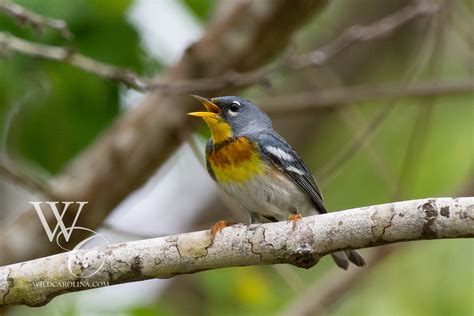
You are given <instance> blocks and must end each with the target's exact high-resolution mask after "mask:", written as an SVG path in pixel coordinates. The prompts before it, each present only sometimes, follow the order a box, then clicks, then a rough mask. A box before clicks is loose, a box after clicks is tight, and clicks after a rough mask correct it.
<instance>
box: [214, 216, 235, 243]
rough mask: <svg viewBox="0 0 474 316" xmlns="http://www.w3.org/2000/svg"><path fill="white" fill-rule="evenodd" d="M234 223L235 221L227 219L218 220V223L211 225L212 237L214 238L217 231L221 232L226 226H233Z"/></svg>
mask: <svg viewBox="0 0 474 316" xmlns="http://www.w3.org/2000/svg"><path fill="white" fill-rule="evenodd" d="M234 224H235V223H232V222H227V221H218V222H217V223H215V224H214V225H212V226H211V239H212V240H214V238H215V237H216V235H217V233H219V232H220V231H221V230H223V229H224V228H226V227H229V226H232V225H234Z"/></svg>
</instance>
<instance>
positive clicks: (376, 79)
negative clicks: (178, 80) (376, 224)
mask: <svg viewBox="0 0 474 316" xmlns="http://www.w3.org/2000/svg"><path fill="white" fill-rule="evenodd" d="M149 1H152V0H149ZM156 1H158V0H156ZM160 1H161V0H160ZM163 1H165V0H163ZM176 2H177V3H178V4H179V6H181V7H182V8H183V9H184V10H186V11H187V12H188V13H189V14H190V15H192V16H193V18H194V19H196V20H197V21H199V23H202V24H203V25H205V24H206V22H207V21H208V19H209V18H210V16H211V15H212V13H213V10H214V8H215V6H216V5H217V4H218V1H205V0H185V1H176ZM406 2H407V1H401V0H390V1H383V2H380V1H376V0H357V1H356V0H337V1H333V2H332V3H331V4H329V5H328V7H327V8H326V9H325V10H324V12H323V13H322V14H321V15H319V16H317V17H315V18H314V19H313V20H312V21H311V22H310V23H309V25H307V26H306V27H305V28H304V29H303V30H302V31H301V32H300V33H298V34H297V36H296V37H295V40H294V46H295V50H297V51H301V52H304V51H308V50H311V49H314V48H316V47H318V46H320V45H321V44H324V43H325V42H328V41H330V40H331V39H332V38H334V37H335V35H337V34H339V33H340V32H341V31H342V30H344V29H345V28H346V27H348V26H350V25H353V24H364V23H368V22H370V21H373V20H375V19H377V18H380V17H382V16H384V15H386V14H389V13H391V12H393V11H395V10H396V9H397V8H400V7H402V6H403V5H404V4H405V3H406ZM17 3H19V4H21V5H23V6H24V7H27V8H29V9H31V10H33V11H35V12H38V13H40V14H43V15H46V16H52V17H58V18H61V19H64V20H66V21H67V23H68V25H69V27H70V30H71V31H72V33H73V34H74V39H73V40H71V41H67V40H65V39H63V38H61V36H60V35H59V34H58V33H57V32H54V31H52V30H44V32H42V34H38V33H37V32H36V31H35V30H32V29H31V28H28V27H20V26H18V24H17V23H15V21H14V20H12V19H11V18H10V17H7V16H5V15H0V30H1V31H5V32H10V33H12V34H14V35H16V36H18V37H22V38H25V39H28V40H31V41H40V42H42V43H47V44H52V45H60V46H67V47H71V48H74V49H75V50H77V51H78V52H81V53H83V54H86V55H89V56H91V57H93V58H96V59H98V60H101V61H104V62H107V63H111V64H115V65H119V66H123V67H127V68H131V69H133V70H135V71H136V72H138V73H140V74H142V75H144V76H151V75H153V74H155V73H157V72H159V71H161V69H162V68H163V65H164V62H163V61H162V60H160V59H158V58H156V57H154V56H152V55H151V54H150V53H149V52H147V51H146V50H145V49H144V48H143V47H142V45H141V42H140V34H139V32H138V30H137V29H136V27H135V26H134V25H133V24H132V23H131V22H130V19H129V18H128V14H129V10H130V7H131V6H132V5H134V1H132V0H100V1H96V0H76V1H60V0H48V1H35V0H22V1H17ZM445 4H446V7H445V8H446V10H445V11H443V12H442V13H441V14H440V17H439V19H438V21H437V22H436V23H433V22H430V21H427V20H426V19H422V20H421V21H418V22H417V23H415V24H410V25H409V26H404V27H403V28H402V29H401V31H400V32H396V33H395V34H391V35H390V36H388V37H387V38H384V39H383V40H379V41H375V42H374V43H370V42H369V43H364V44H363V45H362V44H361V45H356V46H354V47H352V48H350V49H349V50H347V51H346V52H344V53H343V54H341V55H340V56H338V57H337V58H335V59H334V60H332V61H331V62H330V63H329V64H328V65H326V66H324V67H321V68H317V69H316V70H314V69H311V70H304V71H301V72H298V73H296V74H291V75H289V76H287V75H285V76H283V75H280V74H275V75H274V76H273V78H272V81H273V87H272V88H271V89H270V90H269V89H266V88H262V87H252V88H250V89H248V90H247V91H246V92H245V94H244V96H246V97H248V98H251V99H254V98H255V99H258V98H261V99H263V100H264V98H265V97H266V96H272V97H274V96H279V95H285V94H288V93H294V92H303V91H317V90H318V89H325V88H331V87H344V86H351V85H375V84H380V83H390V82H392V83H396V82H401V83H403V84H406V85H408V84H409V82H410V81H420V80H426V79H428V80H431V81H443V82H447V81H462V80H473V65H474V63H473V62H474V59H473V57H474V56H473V46H472V43H473V41H472V40H473V37H472V30H473V29H474V25H473V21H474V19H472V17H473V2H472V1H471V0H466V1H454V0H452V1H445ZM466 25H468V26H470V27H471V28H470V31H469V32H466V28H465V26H466ZM468 29H469V28H468ZM168 31H170V32H171V31H172V30H168ZM0 52H2V53H3V55H2V56H1V58H0V127H1V129H0V139H1V140H2V142H1V144H0V145H1V151H2V152H4V153H7V154H8V155H9V156H10V158H11V159H13V160H15V161H19V162H21V163H23V164H25V165H28V166H30V167H31V168H33V169H35V170H36V171H38V172H39V173H43V174H46V175H48V174H51V175H54V174H56V173H57V172H58V171H60V170H61V168H63V167H64V166H65V165H66V164H67V163H68V162H69V161H70V160H71V159H72V158H73V157H75V156H76V155H77V154H78V152H80V151H81V150H82V149H84V148H85V147H86V146H88V145H89V144H91V143H92V142H93V141H94V139H95V138H96V137H97V136H98V135H99V134H100V133H101V131H103V130H104V129H106V128H107V127H108V126H110V124H111V122H113V121H114V119H115V118H116V117H117V116H118V115H120V114H121V113H122V112H123V111H126V110H125V109H124V107H123V106H122V105H121V104H122V94H123V93H124V90H126V89H125V88H124V87H121V86H120V85H119V84H117V83H115V82H110V81H106V80H104V79H102V78H99V77H97V76H95V75H92V74H89V73H86V72H84V71H82V70H80V69H77V68H74V67H71V66H69V65H67V64H64V63H58V62H52V61H45V60H40V59H35V58H31V57H28V56H22V55H19V54H15V53H9V52H6V51H2V50H1V48H0ZM408 74H410V75H408ZM265 105H266V106H268V107H271V105H270V104H265ZM289 106H290V105H289ZM382 107H393V109H391V110H390V111H389V112H388V113H387V115H385V116H384V117H383V121H382V122H380V128H378V129H377V130H376V131H374V135H373V138H372V141H371V142H370V145H369V146H366V147H363V148H361V149H360V150H357V151H356V152H354V154H353V155H352V156H351V159H350V160H349V161H348V162H347V163H345V164H343V165H342V166H340V167H339V168H338V170H337V173H336V174H334V176H332V177H328V178H327V179H326V180H324V179H321V180H322V181H321V182H322V183H321V186H322V190H323V192H324V194H325V199H326V203H327V205H328V207H329V209H331V210H338V209H346V208H352V207H358V206H363V205H371V204H377V203H384V202H388V201H392V200H394V199H397V200H403V199H414V198H424V197H432V196H433V197H437V196H456V195H472V190H473V187H472V167H473V159H472V158H473V150H474V142H473V135H474V134H473V127H472V126H473V119H474V113H473V95H472V93H470V94H464V95H456V96H451V95H449V96H443V97H436V98H422V99H404V98H400V99H396V100H393V101H377V102H374V101H370V102H360V103H357V104H354V105H353V106H352V105H351V106H349V107H345V108H343V109H340V110H328V111H324V112H318V113H316V114H314V113H313V114H311V115H301V114H295V115H293V116H290V117H289V118H288V117H275V124H276V126H277V128H278V129H279V131H280V132H281V133H282V134H283V135H284V136H288V137H289V139H295V138H298V137H299V136H298V135H301V133H303V134H304V135H306V137H305V139H304V140H299V141H298V142H296V141H295V144H294V145H295V147H296V148H297V149H298V150H299V151H300V153H301V155H302V156H303V157H304V159H305V160H306V161H307V162H308V164H309V165H310V167H311V168H312V170H313V171H314V172H315V174H316V176H318V173H319V172H320V171H321V170H323V169H324V168H325V167H327V166H328V165H329V164H330V162H331V161H332V160H333V159H335V157H337V156H338V154H340V152H341V149H343V148H345V147H346V146H347V144H350V143H351V142H353V141H354V140H353V139H354V134H356V132H357V131H360V130H361V129H363V127H364V126H365V125H366V124H367V122H370V121H371V120H372V119H374V117H376V115H377V113H378V112H379V111H380V109H381V108H382ZM300 120H301V121H303V122H304V124H303V125H302V126H303V127H304V129H303V130H302V131H299V134H298V131H297V132H295V133H296V134H293V136H292V132H290V129H291V126H293V127H294V126H295V122H300ZM303 127H302V128H303ZM200 130H202V131H203V133H202V134H203V135H205V133H206V132H204V130H205V129H204V128H202V129H200ZM295 135H296V136H295ZM299 138H301V137H299ZM374 152H375V153H376V154H375V156H374ZM374 157H376V158H375V160H374ZM0 189H1V187H0ZM2 198H5V196H4V195H2V192H1V191H0V200H1V199H2ZM1 205H2V204H1V201H0V206H1ZM9 211H10V210H5V209H0V218H3V219H5V218H6V217H7V213H9ZM369 252H370V251H369V250H367V251H365V253H366V254H367V253H369ZM473 259H474V245H473V243H472V241H469V240H443V241H434V242H413V243H410V244H407V245H403V246H402V247H400V248H399V249H397V250H396V251H395V253H394V254H393V255H391V256H389V257H388V258H387V259H385V260H384V262H383V264H380V265H377V267H375V268H373V269H370V270H369V271H368V272H367V275H366V277H365V278H364V279H363V280H362V281H361V282H360V283H358V284H356V285H354V286H353V288H352V289H351V290H350V291H349V293H348V294H347V295H346V296H344V297H343V298H341V299H340V300H338V301H336V303H335V304H333V305H331V306H330V307H329V309H328V311H327V312H328V315H473V314H474V303H473V302H474V299H473V298H474V297H473V293H474V268H473V267H474V265H473ZM331 269H334V267H333V265H332V263H330V262H329V260H326V259H325V260H323V261H322V262H321V263H320V264H319V265H318V266H316V267H315V268H313V269H310V270H298V269H293V268H292V267H288V269H286V270H285V271H284V272H281V271H280V272H279V271H277V270H275V269H274V268H272V267H266V266H265V267H246V268H231V269H222V270H215V271H208V272H202V273H198V274H196V275H190V276H179V277H176V278H174V279H173V280H172V281H171V282H169V283H168V284H167V286H166V288H165V289H164V290H162V291H160V292H159V293H157V294H156V298H155V299H154V300H153V302H152V303H151V304H136V305H134V304H131V305H130V306H128V307H124V308H123V309H122V310H120V311H119V312H120V314H123V315H156V314H158V315H275V314H278V312H279V311H281V310H282V308H284V307H285V306H287V305H288V304H289V303H290V302H294V301H295V300H297V299H298V297H299V294H301V293H302V292H304V290H305V288H306V287H309V286H310V285H312V284H313V283H315V282H317V281H318V280H319V279H320V278H322V277H323V276H324V275H325V274H326V273H328V271H329V270H331ZM282 273H283V275H282ZM340 273H341V274H343V273H344V272H343V271H341V272H340ZM285 275H286V276H287V277H288V278H290V279H291V280H293V281H291V282H288V280H287V278H285ZM322 290H323V289H322ZM75 295H80V294H69V295H67V297H68V298H67V302H69V303H71V302H74V300H75ZM55 304H56V300H53V302H52V303H51V304H49V305H48V306H47V307H45V308H41V309H39V310H30V309H26V308H20V309H17V310H16V312H15V309H12V310H11V312H12V313H35V312H37V311H40V312H41V313H43V314H45V315H46V314H49V313H50V312H52V311H53V312H56V313H58V307H55ZM107 304H113V302H111V301H109V302H108V303H107ZM71 306H74V304H72V305H70V306H69V308H64V306H63V307H61V308H60V309H59V312H60V313H67V314H69V315H75V314H82V312H81V310H80V307H77V310H76V307H71ZM108 308H109V307H108V306H107V305H106V306H103V307H102V311H103V312H106V311H107V310H108ZM111 308H112V307H111ZM114 311H115V312H117V311H116V310H114Z"/></svg>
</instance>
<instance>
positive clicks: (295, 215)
mask: <svg viewBox="0 0 474 316" xmlns="http://www.w3.org/2000/svg"><path fill="white" fill-rule="evenodd" d="M302 218H303V217H302V216H301V214H300V213H297V212H296V213H293V214H291V215H289V216H288V221H289V222H290V221H291V222H293V229H295V227H296V222H298V221H299V220H300V219H302Z"/></svg>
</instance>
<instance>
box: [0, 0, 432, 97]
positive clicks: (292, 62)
mask: <svg viewBox="0 0 474 316" xmlns="http://www.w3.org/2000/svg"><path fill="white" fill-rule="evenodd" d="M438 8H439V6H438V5H437V4H436V3H433V2H430V1H426V0H415V1H413V2H412V3H411V4H409V5H407V6H405V7H403V8H402V9H401V10H399V11H397V12H395V13H393V14H391V15H388V16H386V17H384V18H382V19H380V20H378V21H375V22H373V23H371V24H369V25H365V26H362V25H353V26H351V27H349V28H348V29H346V30H345V31H344V32H342V33H341V35H339V36H338V37H336V38H335V39H334V40H332V41H331V42H329V43H327V44H326V45H324V46H322V47H320V48H318V49H316V50H313V51H311V52H309V53H306V54H302V55H298V56H289V57H288V58H286V59H285V58H284V59H280V60H279V61H278V62H276V63H274V64H268V65H265V66H263V67H260V68H257V69H255V70H251V71H246V72H237V71H235V69H228V70H227V71H226V72H224V73H221V74H219V75H216V76H209V77H204V78H197V79H196V78H193V79H180V80H174V81H169V80H168V79H167V78H157V79H156V80H149V79H146V78H142V77H140V76H138V75H137V74H136V73H134V72H132V71H131V70H128V69H122V68H119V67H116V66H112V65H108V64H105V63H103V62H100V61H97V60H94V59H92V58H90V57H87V56H84V55H81V54H78V53H75V52H74V51H72V50H71V49H68V48H63V47H58V46H49V45H44V44H37V43H33V42H29V41H26V40H23V39H20V38H17V37H14V36H12V35H10V34H7V33H0V47H2V46H3V48H5V49H9V50H12V51H16V52H19V53H22V54H25V55H31V56H35V57H40V58H45V59H50V60H57V61H63V62H66V63H69V64H70V65H72V66H75V67H78V68H80V69H82V70H84V71H87V72H90V73H93V74H96V75H98V76H100V77H103V78H105V79H111V80H117V81H119V82H122V83H123V84H125V85H126V86H127V87H129V88H132V89H135V90H138V91H158V90H159V91H160V92H163V93H166V94H188V93H191V92H192V93H205V92H207V93H209V92H213V91H216V90H221V89H225V88H230V87H234V88H242V87H247V86H249V85H252V84H256V83H265V82H268V81H269V78H268V77H269V76H270V75H271V74H273V73H275V72H278V71H288V70H300V69H303V68H308V67H315V66H322V65H324V64H326V63H327V62H328V61H329V60H330V59H332V58H333V57H335V56H337V55H338V54H339V53H341V52H342V51H344V50H345V49H347V48H348V47H350V46H352V45H354V44H356V43H360V42H366V41H371V40H375V39H379V38H382V37H384V36H387V35H389V34H390V33H392V32H394V31H395V30H397V29H398V28H400V27H401V26H403V25H405V24H407V23H409V22H411V21H413V20H414V19H415V18H417V17H420V16H424V15H431V14H433V13H435V12H436V11H437V10H438Z"/></svg>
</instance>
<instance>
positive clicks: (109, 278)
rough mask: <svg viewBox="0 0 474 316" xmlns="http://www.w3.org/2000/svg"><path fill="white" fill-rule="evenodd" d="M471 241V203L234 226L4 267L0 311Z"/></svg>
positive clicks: (416, 203)
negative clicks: (67, 296) (252, 268)
mask: <svg viewBox="0 0 474 316" xmlns="http://www.w3.org/2000/svg"><path fill="white" fill-rule="evenodd" d="M472 237H474V197H465V198H432V199H421V200H413V201H404V202H396V203H389V204H382V205H374V206H368V207H362V208H357V209H352V210H346V211H342V212H334V213H330V214H325V215H316V216H310V217H306V218H304V219H302V220H301V221H298V222H297V223H296V225H294V224H293V223H291V222H290V223H288V222H279V223H271V224H263V225H250V226H245V225H235V226H232V227H229V228H225V229H224V230H223V231H221V232H220V233H219V234H218V235H217V237H216V238H215V239H214V241H212V240H211V237H210V232H209V231H199V232H193V233H187V234H181V235H175V236H168V237H161V238H154V239H147V240H140V241H135V242H127V243H122V244H116V245H111V246H105V247H98V248H93V249H88V250H79V251H77V252H67V253H62V254H57V255H54V256H50V257H46V258H41V259H36V260H32V261H27V262H23V263H17V264H13V265H9V266H5V267H1V268H0V306H6V305H14V304H25V305H29V306H40V305H44V304H46V303H47V302H49V301H50V300H51V299H52V298H54V297H55V296H57V295H61V294H64V293H68V292H73V291H81V290H86V289H90V288H91V286H92V287H94V286H105V285H107V283H106V282H108V284H109V285H112V284H120V283H126V282H133V281H139V280H145V279H151V278H170V277H172V276H175V275H178V274H186V273H195V272H199V271H203V270H209V269H218V268H223V267H233V266H247V265H259V264H277V263H289V264H292V265H295V266H298V267H303V268H310V267H312V266H314V265H315V264H316V263H317V262H318V261H319V259H320V258H321V257H322V256H324V255H327V254H329V253H331V252H334V251H340V250H345V249H359V248H366V247H374V246H380V245H384V244H390V243H396V242H403V241H411V240H426V239H441V238H472ZM68 262H69V263H70V265H69V268H68ZM69 269H70V270H69ZM96 271H97V273H95V274H93V275H91V274H92V273H93V272H96ZM341 273H344V272H343V271H341ZM38 281H46V282H50V283H49V284H46V286H43V287H38V286H35V285H34V284H35V283H34V282H38ZM94 282H96V283H94ZM94 284H95V285H94Z"/></svg>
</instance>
